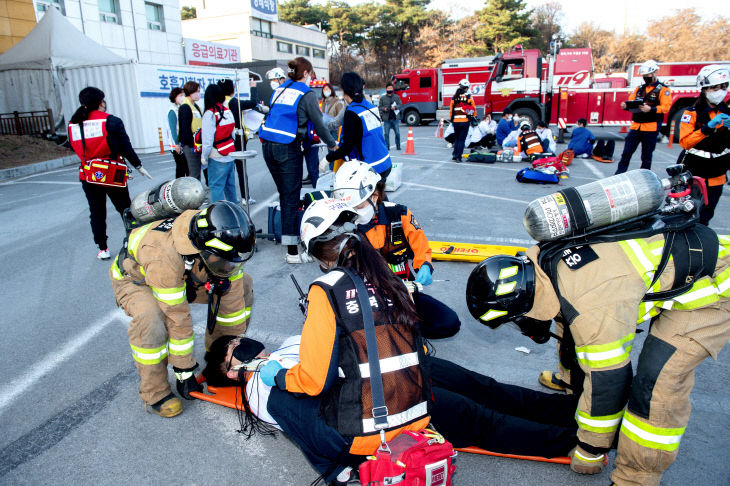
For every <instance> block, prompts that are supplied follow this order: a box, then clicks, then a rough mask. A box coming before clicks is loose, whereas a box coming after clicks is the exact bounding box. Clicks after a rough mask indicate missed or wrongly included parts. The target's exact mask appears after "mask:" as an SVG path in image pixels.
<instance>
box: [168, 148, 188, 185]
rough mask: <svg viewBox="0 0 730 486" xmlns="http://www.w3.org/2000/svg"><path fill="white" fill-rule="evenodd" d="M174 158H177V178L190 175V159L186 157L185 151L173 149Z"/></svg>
mask: <svg viewBox="0 0 730 486" xmlns="http://www.w3.org/2000/svg"><path fill="white" fill-rule="evenodd" d="M172 158H173V159H175V179H177V178H178V177H187V176H189V175H190V171H189V170H188V161H187V159H186V158H185V154H184V153H183V152H180V153H177V152H176V151H174V150H173V151H172Z"/></svg>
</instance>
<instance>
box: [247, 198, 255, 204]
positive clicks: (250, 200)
mask: <svg viewBox="0 0 730 486" xmlns="http://www.w3.org/2000/svg"><path fill="white" fill-rule="evenodd" d="M248 203H249V204H256V199H254V198H252V197H249V198H248Z"/></svg>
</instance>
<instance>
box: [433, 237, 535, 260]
mask: <svg viewBox="0 0 730 486" xmlns="http://www.w3.org/2000/svg"><path fill="white" fill-rule="evenodd" d="M428 246H429V247H431V256H432V258H433V259H434V260H442V261H456V262H473V263H479V262H481V261H482V260H484V259H485V258H488V257H490V256H494V255H515V254H517V252H518V251H525V250H526V248H525V247H522V246H503V245H483V244H479V243H457V242H453V241H429V242H428Z"/></svg>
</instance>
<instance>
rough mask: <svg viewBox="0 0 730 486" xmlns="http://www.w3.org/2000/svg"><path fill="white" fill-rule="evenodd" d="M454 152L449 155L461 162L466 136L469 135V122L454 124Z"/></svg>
mask: <svg viewBox="0 0 730 486" xmlns="http://www.w3.org/2000/svg"><path fill="white" fill-rule="evenodd" d="M454 135H455V136H456V137H455V140H454V150H452V152H451V155H452V156H453V157H456V158H457V159H458V160H459V162H461V155H462V154H463V153H464V145H465V144H466V136H467V135H469V122H458V123H457V122H454Z"/></svg>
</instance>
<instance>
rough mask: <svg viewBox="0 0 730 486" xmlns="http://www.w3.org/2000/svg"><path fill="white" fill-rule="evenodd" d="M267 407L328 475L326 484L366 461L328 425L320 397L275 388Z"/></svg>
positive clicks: (320, 469)
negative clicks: (321, 410) (355, 453)
mask: <svg viewBox="0 0 730 486" xmlns="http://www.w3.org/2000/svg"><path fill="white" fill-rule="evenodd" d="M266 408H267V410H268V411H269V413H270V414H271V416H272V417H273V418H274V420H276V423H277V424H279V427H281V429H282V430H283V431H284V433H286V435H288V436H289V438H290V439H291V440H293V441H294V443H295V444H296V445H297V446H299V449H301V451H302V453H303V454H304V456H305V457H306V458H307V460H308V461H309V463H310V464H311V465H312V466H313V467H314V469H316V470H317V471H318V472H319V473H320V474H322V475H324V479H325V482H329V481H332V480H333V479H334V478H336V477H337V475H338V474H339V473H340V472H342V470H343V469H345V467H347V466H349V465H352V464H357V463H359V462H362V460H363V459H364V458H360V459H359V460H356V459H355V458H356V457H357V456H353V455H351V454H350V453H349V452H348V451H349V450H350V445H351V441H350V440H348V439H345V438H344V437H342V435H340V433H339V432H337V430H335V429H333V428H332V427H330V426H329V425H327V422H326V421H325V419H324V417H323V416H322V414H321V413H320V411H319V408H320V399H319V398H317V397H310V396H307V395H299V394H297V395H295V394H293V393H289V392H286V391H281V390H280V389H278V388H277V387H273V388H272V389H271V394H270V395H269V401H268V402H267V404H266ZM351 463H352V464H351Z"/></svg>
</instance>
